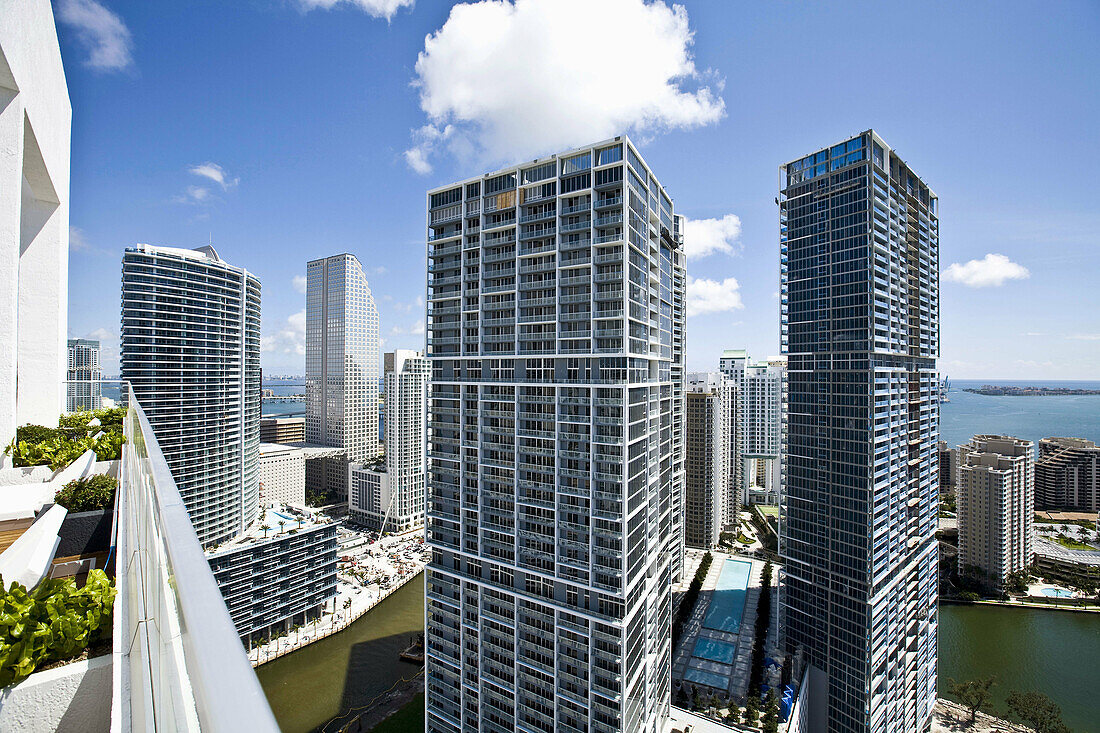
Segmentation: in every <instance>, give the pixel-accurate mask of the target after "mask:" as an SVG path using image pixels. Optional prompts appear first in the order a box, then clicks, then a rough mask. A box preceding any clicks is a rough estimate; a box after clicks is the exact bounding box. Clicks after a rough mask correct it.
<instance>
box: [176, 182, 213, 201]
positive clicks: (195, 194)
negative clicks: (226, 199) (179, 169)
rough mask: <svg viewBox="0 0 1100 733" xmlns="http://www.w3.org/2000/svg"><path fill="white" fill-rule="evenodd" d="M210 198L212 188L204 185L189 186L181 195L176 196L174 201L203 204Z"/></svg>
mask: <svg viewBox="0 0 1100 733" xmlns="http://www.w3.org/2000/svg"><path fill="white" fill-rule="evenodd" d="M209 198H210V189H208V188H203V187H202V186H188V187H187V190H185V191H184V192H183V193H181V194H180V195H179V196H174V197H173V198H172V201H174V202H175V203H177V204H201V203H202V202H204V201H207V200H208V199H209Z"/></svg>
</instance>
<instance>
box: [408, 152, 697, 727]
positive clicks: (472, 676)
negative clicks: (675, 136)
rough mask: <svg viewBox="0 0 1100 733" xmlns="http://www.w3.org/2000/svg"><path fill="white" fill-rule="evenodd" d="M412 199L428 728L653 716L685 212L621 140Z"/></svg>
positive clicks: (677, 396) (676, 464)
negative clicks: (424, 447) (420, 207)
mask: <svg viewBox="0 0 1100 733" xmlns="http://www.w3.org/2000/svg"><path fill="white" fill-rule="evenodd" d="M427 198H428V200H427V204H428V262H429V279H428V308H429V310H428V325H427V331H428V333H427V337H428V344H427V345H428V360H429V363H430V365H431V369H432V388H431V399H430V402H429V440H428V471H429V473H428V517H427V536H428V542H429V544H430V545H431V548H432V558H431V562H430V564H429V566H428V569H427V575H426V594H427V598H426V616H427V618H426V640H427V647H426V648H427V661H426V672H427V676H426V692H427V716H428V718H427V730H428V731H433V732H440V733H441V732H444V731H446V732H447V733H457V732H458V731H471V730H478V731H492V732H499V733H511V731H515V730H526V731H547V732H549V731H574V732H580V731H586V732H587V731H595V732H599V733H605V732H606V733H610V732H616V733H617V732H619V731H629V732H630V733H635V732H643V731H644V732H656V731H660V730H662V728H663V726H664V723H665V721H666V720H667V717H668V711H669V685H670V674H671V649H670V635H671V610H672V595H671V585H672V580H673V578H675V577H677V576H678V575H679V573H680V567H681V565H680V564H681V562H682V545H683V527H682V524H681V522H682V516H683V507H682V501H683V480H684V464H683V460H684V459H683V451H684V447H683V445H684V444H683V441H684V435H683V414H684V392H683V390H684V372H683V348H684V314H685V302H684V299H685V270H684V262H685V261H684V254H683V248H682V244H681V237H680V230H681V219H680V218H679V217H677V216H676V215H675V213H674V211H673V206H672V200H671V199H670V198H669V196H668V194H667V193H666V192H665V190H664V189H663V188H662V187H661V185H660V183H659V182H658V181H657V179H656V178H655V177H654V175H653V174H652V172H651V171H650V169H649V167H648V166H647V165H646V164H645V163H644V162H643V161H642V159H641V157H640V156H639V155H638V154H637V151H636V149H635V148H634V147H633V146H632V145H631V143H630V142H629V141H628V140H627V138H626V137H619V138H615V139H613V140H608V141H606V142H603V143H600V144H597V145H594V146H591V147H584V148H580V149H576V150H572V151H568V152H565V153H562V154H559V155H556V156H550V157H547V158H541V159H539V160H535V161H531V162H527V163H524V164H522V165H517V166H514V167H509V168H505V169H503V170H499V171H496V172H493V173H489V174H487V175H484V176H478V177H475V178H471V179H468V180H465V181H461V182H458V183H454V184H452V185H449V186H444V187H441V188H438V189H434V190H432V191H430V192H429V193H428V197H427Z"/></svg>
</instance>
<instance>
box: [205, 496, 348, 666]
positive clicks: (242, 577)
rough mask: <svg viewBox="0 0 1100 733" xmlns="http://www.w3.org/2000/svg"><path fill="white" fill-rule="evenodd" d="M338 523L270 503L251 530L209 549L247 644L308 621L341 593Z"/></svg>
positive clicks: (220, 586)
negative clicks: (337, 589)
mask: <svg viewBox="0 0 1100 733" xmlns="http://www.w3.org/2000/svg"><path fill="white" fill-rule="evenodd" d="M337 549H338V543H337V541H336V523H335V522H331V521H328V520H325V519H319V518H317V517H316V516H315V515H312V514H310V513H308V512H304V511H299V510H293V509H289V510H283V509H276V508H274V507H271V506H269V507H267V508H266V509H265V510H264V511H263V513H262V514H261V515H260V518H259V519H257V520H256V521H255V522H254V523H253V524H252V525H251V526H250V527H249V528H248V530H247V531H246V532H245V533H244V534H242V535H240V536H238V537H236V538H234V539H233V540H231V541H230V542H227V543H225V544H224V545H221V546H219V547H216V548H214V549H213V550H211V551H210V552H208V553H207V560H208V561H209V563H210V570H211V571H213V573H214V579H215V580H216V581H217V583H218V588H219V589H220V590H221V592H222V597H223V598H224V599H225V605H226V607H227V608H228V609H229V615H230V616H231V617H232V619H233V623H234V625H235V626H236V627H237V633H238V634H240V637H241V640H242V641H243V642H244V643H245V646H249V645H250V643H251V642H252V641H253V640H256V639H261V638H265V637H267V636H268V635H269V634H271V633H277V632H279V631H282V630H285V629H289V628H290V626H291V625H293V624H302V623H306V622H307V621H309V620H310V619H312V618H314V617H315V616H317V615H318V614H319V613H320V612H321V610H322V609H323V608H324V605H325V604H326V603H327V602H329V601H331V600H332V599H334V598H335V597H336V561H337V554H336V553H337Z"/></svg>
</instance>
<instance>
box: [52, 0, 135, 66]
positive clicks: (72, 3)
mask: <svg viewBox="0 0 1100 733" xmlns="http://www.w3.org/2000/svg"><path fill="white" fill-rule="evenodd" d="M57 17H58V19H59V20H60V21H61V22H62V23H63V24H65V25H67V26H69V27H70V28H72V29H73V30H74V31H75V32H76V38H77V40H78V41H79V42H80V45H82V46H84V48H85V49H87V51H88V59H87V60H86V61H85V62H84V65H85V66H90V67H91V68H93V69H99V70H100V71H121V70H122V69H125V68H127V67H128V66H130V65H131V64H132V63H133V61H134V59H133V56H131V53H130V52H131V49H132V47H133V39H132V38H131V36H130V29H129V28H127V27H126V24H125V23H123V22H122V19H121V18H119V17H118V16H117V15H115V14H114V13H112V12H111V11H110V10H108V9H107V8H105V7H103V6H102V5H100V4H99V3H98V2H96V1H95V0H60V1H59V2H58V3H57Z"/></svg>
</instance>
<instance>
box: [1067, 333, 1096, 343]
mask: <svg viewBox="0 0 1100 733" xmlns="http://www.w3.org/2000/svg"><path fill="white" fill-rule="evenodd" d="M1066 338H1068V339H1071V340H1073V341H1100V333H1071V334H1070V335H1069V336H1067V337H1066Z"/></svg>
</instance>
